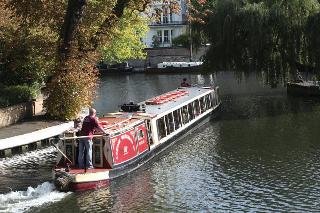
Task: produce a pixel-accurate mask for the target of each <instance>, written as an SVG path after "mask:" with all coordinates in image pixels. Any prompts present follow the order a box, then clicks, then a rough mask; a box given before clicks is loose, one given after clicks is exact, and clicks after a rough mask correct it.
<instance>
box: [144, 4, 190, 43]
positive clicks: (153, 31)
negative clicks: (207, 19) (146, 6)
mask: <svg viewBox="0 0 320 213" xmlns="http://www.w3.org/2000/svg"><path fill="white" fill-rule="evenodd" d="M176 1H177V3H178V4H179V6H180V11H179V12H177V13H172V12H171V11H170V8H169V7H167V6H166V5H168V2H165V1H164V0H158V1H153V3H152V5H151V8H150V13H154V12H155V11H161V13H160V16H159V18H157V20H152V21H151V22H150V24H149V28H150V30H149V31H148V33H147V35H146V37H145V38H143V39H142V42H143V43H144V44H145V45H146V46H147V48H153V47H171V46H172V40H173V39H174V38H176V37H178V36H180V35H183V34H186V33H187V26H188V22H187V7H186V2H185V0H176Z"/></svg>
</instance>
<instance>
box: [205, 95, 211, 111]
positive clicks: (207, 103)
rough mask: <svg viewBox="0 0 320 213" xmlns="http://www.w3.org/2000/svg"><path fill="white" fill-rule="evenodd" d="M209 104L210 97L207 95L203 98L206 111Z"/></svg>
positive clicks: (209, 106)
mask: <svg viewBox="0 0 320 213" xmlns="http://www.w3.org/2000/svg"><path fill="white" fill-rule="evenodd" d="M210 102H211V101H210V95H209V94H208V95H206V96H205V104H206V108H207V110H208V109H210V108H211V103H210Z"/></svg>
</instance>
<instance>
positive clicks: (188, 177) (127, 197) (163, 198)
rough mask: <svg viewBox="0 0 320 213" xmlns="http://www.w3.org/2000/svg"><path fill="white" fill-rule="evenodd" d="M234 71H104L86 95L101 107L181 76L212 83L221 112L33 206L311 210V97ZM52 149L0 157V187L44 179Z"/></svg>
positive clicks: (317, 116) (315, 154) (319, 114)
mask: <svg viewBox="0 0 320 213" xmlns="http://www.w3.org/2000/svg"><path fill="white" fill-rule="evenodd" d="M238 74H239V73H238ZM240 74H241V78H240V77H235V76H234V74H233V73H231V72H226V73H217V74H215V75H203V76H199V75H144V74H137V75H128V76H106V77H105V78H103V79H102V81H101V85H100V88H99V91H98V93H99V97H98V99H97V100H96V102H95V107H96V108H97V109H98V111H99V112H100V113H101V114H103V113H106V112H112V111H115V110H117V109H118V105H120V104H122V103H124V102H128V101H135V102H139V101H142V100H144V99H147V98H150V97H152V96H154V95H158V94H159V93H162V92H165V91H168V90H172V89H175V88H176V87H177V86H178V85H179V84H180V81H181V79H182V78H184V77H186V78H187V79H188V80H189V81H190V82H192V83H193V84H202V83H205V84H217V85H218V86H219V87H220V91H221V95H222V96H221V97H222V101H223V105H222V112H221V115H220V117H219V119H218V120H214V121H212V122H209V123H206V124H205V125H203V126H201V127H199V128H197V129H196V130H195V131H194V132H189V133H188V134H186V135H185V136H184V137H183V138H181V139H180V140H179V141H178V142H177V143H176V144H175V145H174V146H171V147H170V148H169V149H168V150H166V151H165V152H163V153H161V154H160V155H158V156H157V157H156V158H155V159H153V160H152V161H151V162H149V163H148V164H147V165H145V166H142V167H141V168H140V169H138V170H136V171H135V172H132V173H130V174H128V175H127V176H124V177H123V178H119V179H116V180H114V181H113V182H112V184H111V186H110V187H109V188H107V189H101V190H97V191H90V192H84V193H73V194H71V195H69V196H67V197H65V198H64V199H63V200H61V201H59V202H56V203H53V204H51V205H46V206H43V207H40V208H38V209H33V212H59V213H62V212H198V211H200V212H226V211H231V212H239V211H240V212H243V211H244V212H247V211H251V212H292V211H293V212H319V211H320V206H319V199H320V196H319V193H318V192H319V190H320V187H319V184H318V182H319V181H318V180H319V178H320V177H319V176H320V174H319V171H320V168H319V167H320V163H319V160H318V159H319V157H320V156H319V151H320V142H319V138H320V132H319V131H318V129H319V120H320V100H317V99H310V98H296V97H287V95H286V88H285V87H283V86H281V85H278V87H277V88H275V89H270V86H268V85H265V84H264V83H263V82H262V81H261V76H259V75H256V74H244V73H240ZM240 74H239V75H240ZM54 157H55V153H54V152H53V150H51V151H50V152H49V153H47V154H40V155H39V156H36V155H34V157H31V159H33V160H31V161H30V160H27V159H24V158H21V159H20V160H19V159H16V160H14V161H10V159H7V161H1V162H0V173H1V178H0V179H1V181H0V188H1V190H3V191H6V190H7V189H4V187H6V186H8V185H9V186H14V187H15V188H16V189H18V188H20V187H22V188H24V187H26V186H28V185H30V184H36V182H37V183H38V184H39V182H40V179H46V180H50V179H51V178H50V175H51V172H50V171H51V164H52V162H54ZM23 168H24V169H23ZM26 168H27V169H26ZM14 174H16V176H14ZM34 174H36V175H37V177H35V176H34ZM42 182H43V181H42Z"/></svg>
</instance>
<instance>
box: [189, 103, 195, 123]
mask: <svg viewBox="0 0 320 213" xmlns="http://www.w3.org/2000/svg"><path fill="white" fill-rule="evenodd" d="M193 103H194V102H192V103H189V104H188V113H189V121H191V120H193V119H194V118H195V116H194V106H193Z"/></svg>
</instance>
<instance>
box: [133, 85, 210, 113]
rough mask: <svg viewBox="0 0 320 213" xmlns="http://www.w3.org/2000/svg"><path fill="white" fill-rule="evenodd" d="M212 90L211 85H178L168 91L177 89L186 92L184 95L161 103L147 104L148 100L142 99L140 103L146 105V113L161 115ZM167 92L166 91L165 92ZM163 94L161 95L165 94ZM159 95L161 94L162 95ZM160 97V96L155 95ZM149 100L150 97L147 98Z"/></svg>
mask: <svg viewBox="0 0 320 213" xmlns="http://www.w3.org/2000/svg"><path fill="white" fill-rule="evenodd" d="M212 90H213V88H211V87H200V86H192V87H179V88H177V89H176V90H173V91H170V92H168V93H172V92H175V91H177V92H179V91H186V92H187V93H186V94H185V95H181V96H179V97H177V98H175V99H172V100H170V101H167V102H164V103H162V104H148V100H146V101H143V102H141V103H139V104H140V105H141V104H145V106H146V114H150V115H153V116H157V115H161V114H162V113H165V112H166V111H169V110H174V108H179V107H180V105H182V104H184V103H186V102H192V101H193V100H194V99H196V98H198V97H199V96H200V95H203V94H204V93H210V92H211V91H212ZM165 94H167V93H165ZM165 94H163V95H165ZM163 95H161V96H163ZM157 97H160V96H157ZM149 100H151V99H149Z"/></svg>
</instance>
